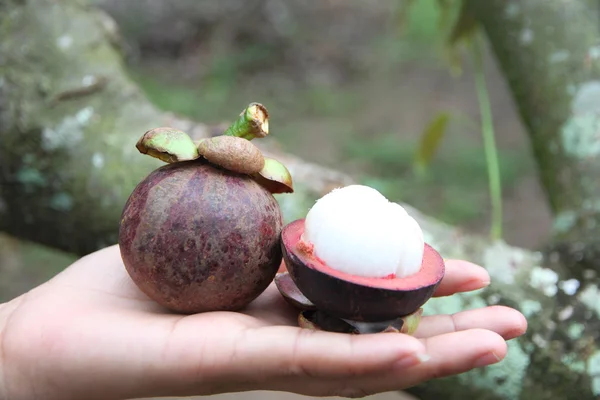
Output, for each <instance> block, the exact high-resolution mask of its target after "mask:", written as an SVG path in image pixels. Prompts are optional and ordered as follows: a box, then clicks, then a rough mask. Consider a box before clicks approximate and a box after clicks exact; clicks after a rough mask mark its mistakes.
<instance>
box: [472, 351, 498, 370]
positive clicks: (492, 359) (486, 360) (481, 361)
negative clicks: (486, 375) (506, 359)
mask: <svg viewBox="0 0 600 400" xmlns="http://www.w3.org/2000/svg"><path fill="white" fill-rule="evenodd" d="M498 361H500V357H498V356H497V355H496V353H494V352H493V351H492V352H490V353H487V354H486V355H484V356H481V357H479V358H478V359H477V360H475V362H474V363H473V367H474V368H481V367H485V366H487V365H490V364H496V363H497V362H498Z"/></svg>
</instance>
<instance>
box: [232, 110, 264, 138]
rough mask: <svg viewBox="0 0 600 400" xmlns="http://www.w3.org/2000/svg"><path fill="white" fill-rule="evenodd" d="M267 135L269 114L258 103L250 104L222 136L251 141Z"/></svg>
mask: <svg viewBox="0 0 600 400" xmlns="http://www.w3.org/2000/svg"><path fill="white" fill-rule="evenodd" d="M268 134H269V114H268V112H267V109H266V108H265V107H264V106H263V105H262V104H259V103H251V104H250V105H249V106H248V107H247V108H246V109H245V110H244V111H242V113H241V114H240V116H239V118H238V119H237V120H235V122H234V123H233V124H231V126H230V127H229V128H227V130H226V131H225V133H224V134H223V135H224V136H237V137H241V138H244V139H248V140H252V139H255V138H263V137H265V136H267V135H268Z"/></svg>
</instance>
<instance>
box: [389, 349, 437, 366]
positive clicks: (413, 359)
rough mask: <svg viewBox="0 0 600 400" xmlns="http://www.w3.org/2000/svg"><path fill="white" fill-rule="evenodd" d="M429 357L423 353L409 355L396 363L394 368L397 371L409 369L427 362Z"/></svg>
mask: <svg viewBox="0 0 600 400" xmlns="http://www.w3.org/2000/svg"><path fill="white" fill-rule="evenodd" d="M429 359H431V357H430V356H429V355H427V354H425V353H417V354H411V355H410V356H406V357H403V358H401V359H400V360H398V361H396V364H395V367H396V368H398V369H404V368H410V367H414V366H415V365H419V364H421V363H424V362H427V361H429Z"/></svg>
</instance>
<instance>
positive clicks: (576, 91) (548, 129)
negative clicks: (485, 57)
mask: <svg viewBox="0 0 600 400" xmlns="http://www.w3.org/2000/svg"><path fill="white" fill-rule="evenodd" d="M467 3H468V9H469V11H471V12H472V13H473V14H474V15H475V17H476V18H477V20H478V21H480V23H481V25H482V26H483V28H484V30H485V32H486V34H487V36H488V38H489V41H490V43H491V46H492V49H493V51H494V53H495V55H496V57H497V60H498V63H499V65H500V67H501V69H502V70H503V72H504V75H505V76H506V79H507V81H508V84H509V86H510V88H511V92H512V93H513V96H514V99H515V102H516V104H517V106H518V108H519V111H520V115H521V118H522V120H523V122H524V123H525V125H526V127H527V131H528V133H529V138H530V141H531V144H532V148H533V152H534V156H535V158H536V160H537V164H538V167H539V176H540V178H541V182H542V184H543V186H544V188H545V190H546V194H547V198H548V201H549V203H550V207H551V209H552V211H553V213H554V216H555V223H554V230H555V241H554V243H552V244H551V247H553V249H554V250H557V254H558V255H560V256H561V257H562V258H563V260H564V262H565V263H569V264H571V265H572V267H573V268H581V267H583V266H585V267H589V268H596V269H597V270H598V271H600V268H598V267H597V263H596V260H597V259H598V258H599V257H600V239H599V238H600V181H599V180H598V175H599V174H600V137H599V133H600V9H599V6H600V4H599V3H598V2H596V1H590V0H573V1H568V2H567V1H563V0H527V1H521V0H490V1H477V0H467Z"/></svg>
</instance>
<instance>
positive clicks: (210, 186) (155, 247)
mask: <svg viewBox="0 0 600 400" xmlns="http://www.w3.org/2000/svg"><path fill="white" fill-rule="evenodd" d="M282 226H283V222H282V216H281V212H280V209H279V205H278V203H277V201H276V200H275V198H274V197H273V195H272V194H271V193H269V192H268V191H267V190H266V189H264V188H263V187H262V186H260V185H259V184H258V183H256V182H255V181H254V180H253V179H252V178H250V177H249V176H246V175H241V174H236V173H233V172H230V171H227V170H224V169H221V168H218V167H215V166H213V165H211V164H208V163H203V162H201V161H197V160H196V161H188V162H179V163H174V164H168V165H165V166H163V167H161V168H158V169H157V170H155V171H154V172H152V173H151V174H150V175H149V176H148V177H146V179H144V180H143V181H142V182H140V184H139V185H138V186H137V187H136V188H135V190H134V191H133V193H132V194H131V196H130V197H129V200H128V201H127V203H126V205H125V207H124V210H123V214H122V218H121V225H120V230H119V245H120V249H121V256H122V258H123V262H124V263H125V267H126V269H127V271H128V273H129V275H130V276H131V278H132V279H133V281H134V282H135V283H136V284H137V286H138V287H139V288H140V289H141V290H142V291H143V292H144V293H145V294H146V295H147V296H148V297H150V298H151V299H153V300H154V301H156V302H157V303H159V304H161V305H162V306H164V307H166V308H168V309H170V310H172V311H175V312H179V313H185V314H190V313H198V312H207V311H234V310H239V309H241V308H243V307H245V306H246V305H248V304H249V303H250V302H251V301H252V300H254V299H255V298H256V297H258V296H259V295H260V294H261V293H262V292H263V291H264V290H265V289H266V288H267V287H268V286H269V284H270V283H271V282H272V280H273V278H274V277H275V274H276V273H277V270H278V268H279V265H280V263H281V257H282V254H281V246H280V233H281V229H282Z"/></svg>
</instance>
